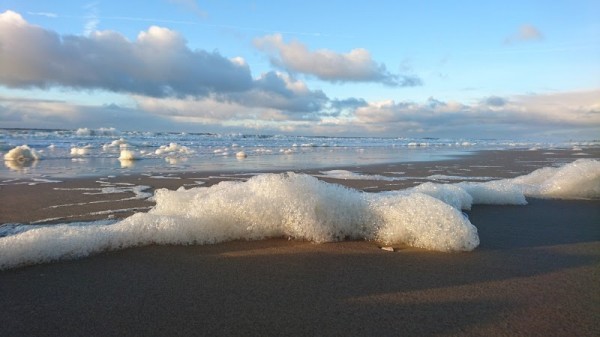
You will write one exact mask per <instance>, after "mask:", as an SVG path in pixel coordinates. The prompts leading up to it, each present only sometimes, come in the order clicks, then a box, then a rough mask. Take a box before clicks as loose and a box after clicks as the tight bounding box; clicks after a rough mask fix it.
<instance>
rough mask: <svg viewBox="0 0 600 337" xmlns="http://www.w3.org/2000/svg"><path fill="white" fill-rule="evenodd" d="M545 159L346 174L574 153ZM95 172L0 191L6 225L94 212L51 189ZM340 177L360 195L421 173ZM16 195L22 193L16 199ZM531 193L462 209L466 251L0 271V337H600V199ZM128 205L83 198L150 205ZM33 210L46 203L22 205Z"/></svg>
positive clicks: (369, 246) (78, 264)
mask: <svg viewBox="0 0 600 337" xmlns="http://www.w3.org/2000/svg"><path fill="white" fill-rule="evenodd" d="M546 152H547V151H537V152H536V151H529V152H525V151H499V152H485V153H481V154H478V155H476V156H473V157H468V158H462V159H460V160H457V161H443V162H431V163H411V164H389V165H378V166H373V167H362V168H348V169H352V170H353V171H357V172H358V171H360V172H361V173H368V172H370V173H377V174H386V172H399V171H402V172H405V173H404V174H405V175H406V176H410V177H425V176H429V175H431V174H432V173H431V172H432V171H435V173H436V174H444V175H455V176H456V175H459V173H460V175H465V176H467V175H470V176H506V177H511V176H517V175H521V174H524V173H528V172H531V171H533V170H534V169H535V168H536V167H540V166H550V164H557V163H560V162H563V161H572V160H574V159H576V158H580V157H581V156H579V155H576V154H575V153H574V152H573V151H564V152H561V153H560V154H558V152H560V151H552V152H553V153H554V154H553V155H549V154H544V153H546ZM596 158H597V157H596ZM467 169H468V170H470V171H465V170H467ZM461 172H462V173H461ZM198 174H199V173H185V174H181V175H179V176H178V177H179V178H181V179H156V178H150V177H148V176H130V177H116V178H111V179H107V180H111V181H112V182H113V183H115V182H129V183H135V184H147V185H150V186H152V188H158V187H168V188H177V187H178V186H181V185H183V184H193V183H194V182H195V181H198V179H196V178H198V177H199V176H198ZM203 174H204V173H203ZM233 174H234V173H232V172H228V173H205V174H204V175H205V176H204V178H206V179H204V180H202V182H203V184H204V185H210V184H212V183H215V182H217V181H219V180H222V179H239V176H236V175H233ZM211 176H212V178H210V177H211ZM138 179H139V180H138ZM328 180H330V179H328ZM96 181H97V180H94V179H91V180H90V179H83V180H82V179H75V180H69V181H64V182H62V183H42V184H37V185H31V186H30V185H27V184H16V183H15V184H9V185H2V186H0V187H1V188H2V190H1V191H2V193H0V199H1V200H0V205H1V206H0V207H2V208H1V209H0V214H1V217H2V220H1V221H0V222H1V223H5V222H29V221H35V220H40V219H47V218H51V217H63V218H64V217H68V216H69V214H85V213H88V212H86V210H82V209H79V208H78V207H81V206H72V207H74V208H71V207H61V208H60V210H57V209H49V208H48V206H51V205H53V204H54V205H56V204H66V203H68V202H71V201H77V200H78V201H79V202H82V201H86V200H87V199H85V198H97V197H98V196H89V195H82V194H81V192H77V191H64V190H60V191H57V190H55V189H54V188H56V187H61V188H62V187H64V186H71V187H82V186H91V187H92V186H96V187H97V186H98V183H97V182H96ZM331 181H334V182H336V183H343V184H346V185H350V186H354V187H356V188H361V189H364V190H367V191H376V190H384V189H395V188H401V187H402V186H411V185H414V184H417V183H420V182H422V181H421V180H419V179H408V180H405V181H400V182H389V181H360V180H358V181H355V180H352V181H340V180H331ZM13 192H17V193H16V194H14V195H16V197H15V199H16V201H14V202H13V204H9V205H7V204H6V202H7V201H8V198H7V197H6V195H7V194H8V193H13ZM82 197H83V198H84V199H81V198H82ZM102 197H103V198H106V196H102ZM111 197H115V198H116V199H119V198H122V197H123V196H117V195H113V196H111ZM25 201H27V202H25ZM528 201H529V204H528V205H527V206H480V205H478V206H475V207H474V208H473V210H472V211H470V212H469V218H470V220H471V222H472V223H473V224H474V225H475V226H477V228H478V230H479V235H480V239H481V245H480V247H479V248H477V249H476V250H475V251H473V252H468V253H452V254H448V253H437V252H430V251H425V250H420V249H414V248H406V247H398V248H400V249H399V250H397V251H396V252H388V251H384V250H382V249H380V248H379V247H378V245H377V243H375V242H364V241H350V242H339V243H329V244H313V243H309V242H299V241H287V240H284V239H271V240H264V241H256V242H245V241H236V242H228V243H222V244H217V245H207V246H149V247H140V248H134V249H127V250H123V251H115V252H107V253H103V254H99V255H95V256H92V257H89V258H85V259H80V260H74V261H63V262H57V263H51V264H44V265H36V266H30V267H25V268H18V269H13V270H6V271H0V313H1V314H0V335H1V336H24V335H36V336H44V335H49V336H50V335H61V336H84V335H85V336H117V335H118V336H140V335H143V336H164V335H205V336H215V335H217V336H227V335H234V336H240V335H244V336H286V335H292V336H315V335H320V336H371V335H378V336H399V335H400V336H598V335H600V282H598V280H600V200H592V201H589V200H588V201H584V200H578V201H565V200H537V199H528ZM131 202H132V204H131V205H130V204H128V203H127V202H112V203H111V202H108V203H101V204H95V206H89V207H92V208H94V209H96V207H97V208H98V209H104V210H111V209H113V210H114V209H117V207H118V208H128V207H129V206H131V207H148V206H151V204H150V203H147V202H145V201H139V200H137V201H131ZM136 203H140V204H139V205H138V204H136ZM24 205H39V206H38V207H35V208H34V209H33V210H31V211H25V209H26V208H24V207H25V206H24ZM136 205H137V206H136ZM11 207H12V208H14V209H13V210H12V211H10V212H7V210H8V209H10V208H11ZM44 207H45V208H44ZM74 210H77V211H81V212H80V213H73V211H74ZM52 212H56V213H52ZM111 214H112V215H113V216H115V217H120V216H125V214H124V213H111ZM104 217H106V215H104Z"/></svg>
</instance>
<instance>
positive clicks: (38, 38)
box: [0, 11, 252, 97]
mask: <svg viewBox="0 0 600 337" xmlns="http://www.w3.org/2000/svg"><path fill="white" fill-rule="evenodd" d="M0 45H1V46H2V48H0V63H1V64H2V67H0V85H5V86H7V87H12V88H28V87H39V88H48V87H52V86H62V87H70V88H77V89H103V90H108V91H113V92H123V93H133V94H142V95H148V96H156V97H165V96H186V95H191V96H205V95H208V94H209V93H213V92H216V93H228V92H236V91H243V90H249V89H250V88H251V87H252V77H251V75H250V69H249V68H248V66H247V65H245V64H241V63H240V62H239V60H238V61H232V60H230V59H228V58H225V57H223V56H221V55H220V54H218V53H216V52H207V51H203V50H190V49H189V48H188V47H187V45H186V41H185V40H184V39H183V37H181V35H179V33H177V32H175V31H172V30H169V29H167V28H161V27H156V26H152V27H150V28H149V29H148V30H147V31H144V32H141V33H140V34H139V35H138V38H137V39H136V40H135V41H129V40H127V39H126V38H125V37H124V36H123V35H121V34H119V33H116V32H112V31H101V32H98V31H94V32H91V33H90V35H89V36H70V35H66V36H60V35H58V34H56V33H55V32H53V31H49V30H46V29H43V28H41V27H37V26H34V25H31V24H29V23H27V22H26V21H25V20H24V19H23V18H22V17H21V15H19V14H18V13H15V12H12V11H6V12H4V13H1V14H0Z"/></svg>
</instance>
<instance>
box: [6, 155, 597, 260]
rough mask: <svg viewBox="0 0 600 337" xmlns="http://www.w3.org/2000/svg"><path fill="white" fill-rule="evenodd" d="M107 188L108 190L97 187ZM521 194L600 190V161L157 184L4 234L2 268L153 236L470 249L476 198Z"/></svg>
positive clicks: (507, 200)
mask: <svg viewBox="0 0 600 337" xmlns="http://www.w3.org/2000/svg"><path fill="white" fill-rule="evenodd" d="M101 192H102V193H106V192H108V191H104V190H102V191H101ZM525 196H534V197H542V198H569V199H570V198H600V161H596V160H589V159H580V160H577V161H575V162H573V163H570V164H567V165H564V166H563V167H559V168H543V169H540V170H537V171H534V172H533V173H531V174H528V175H525V176H521V177H517V178H513V179H503V180H495V181H490V182H461V183H457V184H435V183H431V182H428V183H425V184H422V185H419V186H417V187H414V188H412V189H408V190H401V191H392V192H381V193H365V192H360V191H357V190H354V189H350V188H346V187H343V186H341V185H337V184H329V183H326V182H323V181H320V180H318V179H317V178H315V177H312V176H309V175H304V174H295V173H287V174H263V175H258V176H255V177H252V178H250V179H249V180H248V181H246V182H240V181H226V182H221V183H219V184H217V185H213V186H211V187H207V188H206V187H196V188H192V189H188V190H186V189H183V188H180V189H179V190H177V191H170V190H166V189H160V190H157V191H156V192H155V196H154V198H155V201H156V206H155V207H154V208H152V209H151V210H150V211H149V212H147V213H136V214H134V215H133V216H131V217H129V218H127V219H125V220H122V221H120V222H117V223H115V224H94V225H89V226H73V225H55V226H48V227H43V228H35V229H30V230H24V229H23V228H21V227H19V230H16V231H15V230H12V231H13V232H16V234H14V235H9V236H6V237H4V238H0V269H6V268H12V267H17V266H22V265H27V264H33V263H41V262H48V261H53V260H59V259H68V258H77V257H82V256H87V255H89V254H92V253H96V252H101V251H105V250H114V249H122V248H126V247H133V246H142V245H148V244H211V243H218V242H224V241H230V240H238V239H239V240H260V239H264V238H269V237H289V238H294V239H300V240H309V241H313V242H317V243H320V242H330V241H339V240H345V239H365V240H377V241H379V242H382V243H384V244H386V245H393V244H406V245H410V246H414V247H420V248H425V249H430V250H437V251H444V252H452V251H470V250H473V249H475V248H476V247H477V246H478V245H479V237H478V235H477V229H476V228H475V226H473V225H472V224H471V223H470V222H469V220H468V218H466V217H465V216H464V215H463V213H462V212H461V210H462V209H469V208H471V206H472V205H473V204H525V203H526V200H525Z"/></svg>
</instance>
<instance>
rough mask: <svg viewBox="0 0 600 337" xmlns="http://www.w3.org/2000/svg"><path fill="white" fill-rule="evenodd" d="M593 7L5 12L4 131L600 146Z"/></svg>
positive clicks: (497, 4)
mask: <svg viewBox="0 0 600 337" xmlns="http://www.w3.org/2000/svg"><path fill="white" fill-rule="evenodd" d="M598 13H600V3H598V2H597V1H487V2H481V1H457V2H451V1H353V2H348V1H216V0H215V1H193V0H172V1H169V0H164V1H126V2H125V1H123V2H115V1H57V2H48V1H0V15H1V16H0V120H2V123H1V124H2V127H48V128H55V127H67V128H77V127H92V128H93V127H116V128H117V129H121V130H129V129H147V130H164V131H198V132H244V133H270V134H273V133H284V134H317V135H331V134H336V135H364V136H369V135H384V136H393V137H398V136H411V137H419V136H422V137H456V138H460V137H495V138H521V137H522V138H557V137H560V138H582V137H583V138H595V139H598V138H600V137H598V135H600V98H599V97H600V19H598Z"/></svg>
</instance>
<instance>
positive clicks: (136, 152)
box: [0, 128, 600, 178]
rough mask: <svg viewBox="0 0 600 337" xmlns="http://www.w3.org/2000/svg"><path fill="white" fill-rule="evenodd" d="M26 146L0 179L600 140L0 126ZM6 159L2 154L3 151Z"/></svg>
mask: <svg viewBox="0 0 600 337" xmlns="http://www.w3.org/2000/svg"><path fill="white" fill-rule="evenodd" d="M23 145H27V146H28V148H30V149H31V152H32V153H33V155H34V156H35V157H36V159H37V160H27V159H28V158H25V160H4V165H2V166H0V178H19V177H23V176H28V177H43V176H51V177H86V176H101V175H111V174H112V175H122V174H135V173H142V172H184V171H187V172H194V171H198V172H207V171H219V172H223V171H266V170H302V169H312V168H324V167H343V166H360V165H367V164H380V163H391V162H415V161H433V160H441V159H446V158H449V157H451V156H456V155H461V154H467V153H469V152H472V151H477V150H490V149H510V148H549V149H551V148H555V147H563V148H573V147H576V148H580V149H581V150H582V151H584V150H585V147H586V146H598V145H600V144H598V143H597V142H595V143H594V142H591V143H590V142H584V143H540V142H517V141H514V140H481V139H441V138H422V139H414V138H377V137H369V138H362V137H301V136H282V135H243V134H228V135H221V134H206V133H202V134H193V133H160V132H159V133H154V132H129V131H126V132H121V131H118V130H116V129H112V128H108V129H95V130H91V129H87V128H81V129H78V130H37V129H19V130H14V129H0V155H1V156H3V157H4V156H6V155H7V153H9V151H10V150H11V149H14V148H15V147H18V146H23ZM5 159H6V158H5Z"/></svg>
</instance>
